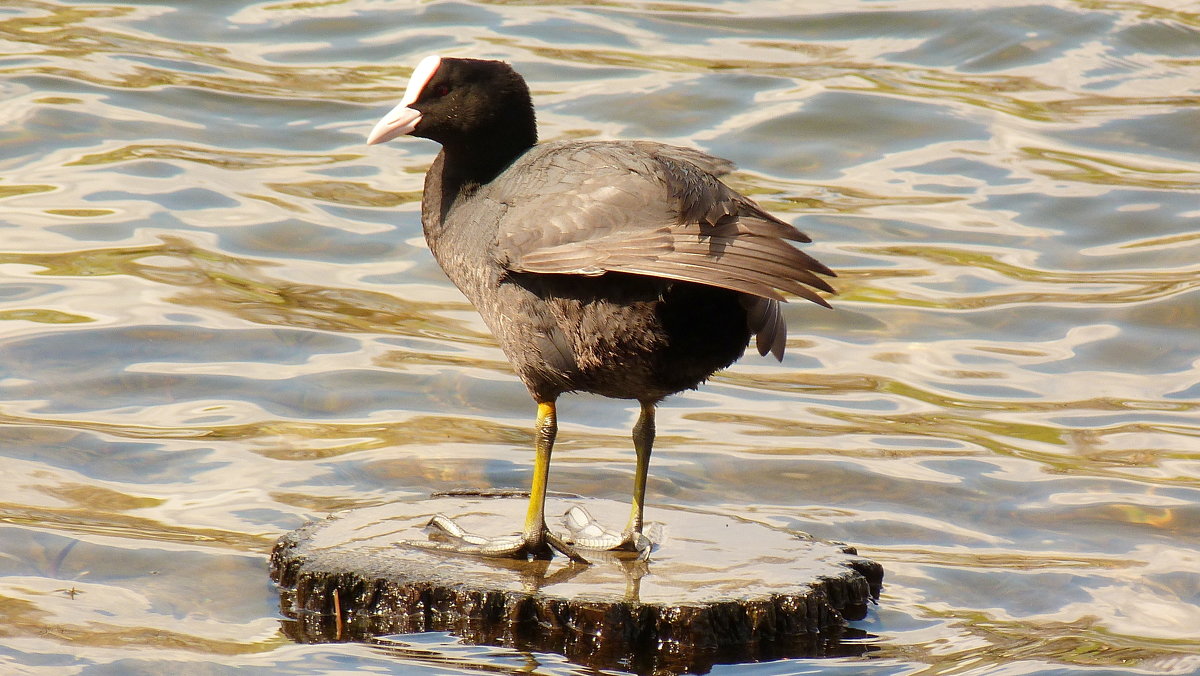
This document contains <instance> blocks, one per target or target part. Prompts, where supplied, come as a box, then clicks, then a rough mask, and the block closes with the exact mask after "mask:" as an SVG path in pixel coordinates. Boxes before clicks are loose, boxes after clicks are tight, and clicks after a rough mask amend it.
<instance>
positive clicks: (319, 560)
mask: <svg viewBox="0 0 1200 676" xmlns="http://www.w3.org/2000/svg"><path fill="white" fill-rule="evenodd" d="M525 504H526V498H525V497H523V496H520V495H514V494H511V493H509V494H506V495H505V496H503V497H487V496H485V495H481V494H474V495H442V496H435V497H433V498H431V499H429V500H426V501H421V502H414V503H398V504H390V505H385V506H380V507H372V508H366V509H358V510H352V511H349V512H346V513H343V514H339V515H336V516H333V517H330V518H329V519H326V520H324V521H320V522H315V523H310V524H308V525H306V526H304V527H302V528H300V529H299V530H296V531H293V532H291V533H288V534H286V535H284V536H283V537H281V538H280V539H279V541H278V542H277V543H276V545H275V548H274V551H273V552H272V554H271V578H272V579H273V580H275V581H276V582H277V583H278V584H279V586H280V588H281V596H280V604H281V608H282V610H283V613H284V615H285V616H286V617H288V618H290V621H289V622H287V623H286V631H287V632H288V633H289V634H290V635H291V636H292V638H294V639H296V640H300V641H304V642H320V641H351V640H363V639H365V638H368V637H372V636H379V635H383V634H407V633H416V632H426V631H447V632H450V633H452V634H455V635H457V636H459V637H461V638H462V639H464V640H466V641H468V642H471V643H477V644H486V645H501V646H511V647H516V648H520V649H525V650H532V651H544V652H553V653H558V654H562V655H565V656H566V657H567V658H568V659H571V660H572V661H575V662H577V663H581V664H587V665H590V666H596V667H601V668H620V669H627V670H632V671H637V672H654V671H664V670H665V671H706V670H707V669H708V668H709V667H711V665H712V664H714V663H718V662H740V661H754V660H763V659H773V658H780V657H806V656H816V655H824V654H829V653H830V650H831V648H830V646H831V645H832V646H837V642H836V641H835V640H833V639H836V638H837V637H838V636H839V635H840V634H841V632H842V630H843V629H844V627H845V626H846V625H845V620H846V619H861V618H862V617H863V616H864V615H865V614H866V607H867V604H868V603H869V602H870V601H871V600H872V599H874V598H877V597H878V593H879V588H880V585H881V583H882V579H883V569H882V567H880V566H879V564H877V563H875V562H873V561H869V560H867V559H864V558H861V557H859V556H857V552H855V550H854V549H853V548H852V547H848V546H846V545H843V544H837V543H829V542H821V541H817V540H813V539H811V538H809V537H808V536H806V535H801V534H797V533H793V532H790V531H785V530H782V529H778V528H773V527H770V526H767V525H764V524H760V523H755V522H752V521H747V520H744V519H740V518H734V517H729V516H718V515H713V514H708V513H703V512H697V511H690V510H685V509H671V508H657V509H656V508H653V507H651V508H650V509H648V510H647V517H648V518H649V519H651V520H656V521H658V522H659V523H658V524H655V525H656V526H661V528H653V529H651V530H649V531H648V532H650V533H654V534H656V536H652V539H653V540H654V542H655V548H654V550H653V552H652V553H651V555H650V558H649V560H648V561H642V560H638V559H637V558H636V557H635V556H633V555H615V554H609V553H599V552H590V551H589V552H583V553H584V554H585V555H586V556H588V558H589V559H591V560H592V565H590V566H587V565H580V564H572V563H570V562H569V561H568V560H567V559H566V558H565V557H561V556H560V557H556V558H555V559H554V560H553V561H510V560H503V559H491V558H485V557H479V556H470V555H464V554H457V553H450V552H443V551H437V550H430V549H424V548H421V547H418V546H414V545H412V544H409V543H411V542H413V541H417V542H424V541H426V540H427V534H426V533H425V532H424V530H423V529H424V527H425V526H426V524H427V523H428V521H429V520H430V518H431V517H432V516H433V515H434V514H437V513H442V514H446V515H448V516H450V517H452V518H454V519H455V520H456V521H458V523H459V524H460V525H462V526H463V527H464V528H466V529H468V530H471V531H474V532H478V533H486V534H489V535H499V534H507V533H511V532H513V531H515V530H519V529H520V525H521V523H522V522H523V519H524V513H525ZM573 505H579V506H583V507H584V508H585V509H587V510H588V512H590V513H591V514H593V515H594V516H595V518H596V519H597V520H598V521H600V522H601V523H605V524H610V525H613V526H618V527H619V526H620V525H623V524H624V522H625V519H626V518H627V516H628V506H627V505H624V504H621V503H616V502H611V501H602V500H589V499H583V498H578V497H567V496H557V495H551V496H550V497H549V498H548V499H547V514H551V515H553V514H562V513H564V512H566V511H567V509H568V508H570V507H571V506H573ZM554 527H555V524H554V523H553V521H552V522H551V528H554ZM859 647H860V649H859V650H851V651H850V652H851V654H853V653H855V652H862V651H863V650H865V647H862V646H859ZM833 650H834V652H836V654H846V651H845V650H844V649H838V648H836V647H835V648H833Z"/></svg>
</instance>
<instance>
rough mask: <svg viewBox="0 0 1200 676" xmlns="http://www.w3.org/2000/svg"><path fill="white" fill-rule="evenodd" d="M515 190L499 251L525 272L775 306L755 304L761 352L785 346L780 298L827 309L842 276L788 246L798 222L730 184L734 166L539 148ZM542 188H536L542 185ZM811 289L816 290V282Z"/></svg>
mask: <svg viewBox="0 0 1200 676" xmlns="http://www.w3.org/2000/svg"><path fill="white" fill-rule="evenodd" d="M521 164H522V168H521V171H519V172H507V173H508V174H509V175H514V174H519V175H520V178H519V179H518V180H517V181H516V182H515V183H513V182H509V183H507V184H506V189H505V192H506V194H494V195H490V197H491V198H492V199H493V200H496V201H499V202H501V203H504V204H505V205H506V206H507V208H506V209H505V210H504V214H503V216H501V218H500V223H499V229H498V233H497V251H498V254H499V256H500V257H501V262H502V263H503V264H504V265H505V266H506V267H507V268H508V269H510V270H513V271H519V272H534V273H554V274H579V275H599V274H603V273H605V272H626V273H632V274H641V275H651V276H655V277H662V278H666V279H677V280H682V281H688V282H696V283H699V284H707V285H710V286H717V287H722V288H727V289H732V290H735V291H740V292H742V293H745V294H749V295H750V296H754V297H757V298H760V299H765V300H767V301H771V302H770V303H759V302H753V301H750V300H749V299H748V300H747V309H748V311H749V317H750V328H751V330H752V331H753V332H754V333H756V334H757V335H758V348H759V351H760V352H761V353H763V354H765V353H766V351H767V350H770V351H772V352H775V353H776V354H777V356H778V355H779V354H781V353H782V340H783V332H784V330H785V329H784V326H783V320H782V317H781V316H780V314H779V308H778V301H782V300H784V296H783V293H792V294H795V295H798V296H801V297H803V298H806V299H808V300H811V301H812V302H814V303H818V304H820V305H824V306H826V307H828V306H829V304H828V303H827V302H826V301H825V300H824V299H823V298H821V297H820V296H819V295H817V294H816V292H814V291H813V288H816V289H820V290H822V291H830V292H832V291H833V289H832V288H831V287H830V286H829V285H828V284H827V283H826V282H825V281H824V280H823V279H821V278H820V277H818V276H817V274H822V275H830V276H833V272H832V271H830V270H829V269H828V268H827V267H825V266H824V265H822V264H821V263H819V262H818V261H816V260H815V259H813V258H812V257H811V256H809V255H807V254H805V253H804V252H802V251H800V250H799V249H797V248H796V247H795V246H793V245H792V243H791V242H808V241H810V240H809V239H808V237H807V236H805V235H804V234H803V233H801V232H800V231H799V230H797V229H796V228H794V227H793V226H791V225H789V224H787V223H785V222H783V221H781V220H779V219H777V218H775V217H774V216H771V215H770V214H768V213H766V212H765V211H763V209H762V208H760V207H759V206H758V205H757V204H755V203H754V202H753V201H752V200H750V199H749V198H747V197H745V196H743V195H740V194H738V193H737V192H735V191H733V190H732V189H730V188H729V187H728V186H726V185H725V184H723V183H721V182H720V181H719V180H718V179H717V178H716V176H714V175H713V173H712V172H715V171H722V172H723V171H727V170H728V168H729V166H730V165H729V163H727V162H725V161H724V160H720V159H718V158H713V157H710V156H708V155H704V154H703V153H700V152H699V151H695V150H689V149H685V148H675V147H672V146H665V145H661V144H656V143H649V142H632V143H620V142H618V143H588V142H583V143H578V142H577V143H561V144H546V145H543V146H537V147H536V148H535V149H534V150H532V151H531V152H530V154H529V155H527V156H526V157H525V158H523V160H522V161H521ZM535 185H536V186H537V191H536V192H534V190H533V186H535ZM810 287H812V288H810Z"/></svg>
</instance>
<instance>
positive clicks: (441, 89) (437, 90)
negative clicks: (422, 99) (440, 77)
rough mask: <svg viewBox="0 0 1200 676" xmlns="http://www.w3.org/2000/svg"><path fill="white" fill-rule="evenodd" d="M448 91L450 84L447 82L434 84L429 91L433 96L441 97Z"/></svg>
mask: <svg viewBox="0 0 1200 676" xmlns="http://www.w3.org/2000/svg"><path fill="white" fill-rule="evenodd" d="M449 93H450V86H449V85H447V84H436V85H434V86H433V91H432V92H431V94H433V97H434V98H441V97H443V96H445V95H446V94H449Z"/></svg>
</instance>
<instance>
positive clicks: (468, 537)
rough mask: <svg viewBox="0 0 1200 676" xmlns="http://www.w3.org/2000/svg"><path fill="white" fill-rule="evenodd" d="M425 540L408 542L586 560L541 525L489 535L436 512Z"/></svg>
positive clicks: (525, 556)
mask: <svg viewBox="0 0 1200 676" xmlns="http://www.w3.org/2000/svg"><path fill="white" fill-rule="evenodd" d="M426 530H427V532H428V533H429V541H428V542H410V543H409V544H412V545H414V546H417V547H423V548H426V549H437V550H440V551H447V552H458V553H460V554H473V555H477V556H490V557H495V558H502V559H525V560H528V559H550V558H552V557H553V556H554V552H558V553H560V554H562V555H563V556H565V557H567V558H568V559H570V560H571V561H572V562H574V563H582V564H587V563H588V560H587V559H585V558H583V557H582V556H580V555H579V552H577V551H575V548H574V547H572V546H571V545H569V544H567V543H566V542H564V541H563V539H562V538H560V537H559V536H557V535H555V534H554V533H552V532H550V530H549V529H548V528H545V527H544V526H543V528H542V531H541V533H537V534H534V535H532V536H530V535H526V534H522V535H508V536H501V537H488V536H486V535H479V534H477V533H472V532H470V531H467V530H464V529H463V528H462V526H459V525H458V524H457V523H455V522H454V520H453V519H451V518H450V517H448V516H445V515H444V514H438V515H436V516H434V517H433V518H432V519H430V521H429V525H428V526H426Z"/></svg>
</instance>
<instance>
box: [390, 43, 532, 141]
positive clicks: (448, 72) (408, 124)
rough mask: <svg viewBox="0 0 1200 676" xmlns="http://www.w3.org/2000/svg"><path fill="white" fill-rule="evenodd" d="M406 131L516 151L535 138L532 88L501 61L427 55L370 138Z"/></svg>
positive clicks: (401, 133)
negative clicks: (400, 97)
mask: <svg viewBox="0 0 1200 676" xmlns="http://www.w3.org/2000/svg"><path fill="white" fill-rule="evenodd" d="M404 134H408V135H411V136H420V137H423V138H427V139H430V140H433V141H437V142H438V143H441V144H442V146H443V147H445V148H446V149H447V150H456V149H461V150H464V151H467V152H472V153H496V152H505V153H514V155H513V156H515V154H519V153H520V152H523V151H524V150H526V149H528V148H529V147H530V146H532V145H533V144H534V143H536V142H537V122H536V120H535V117H534V112H533V102H532V100H531V99H530V96H529V87H528V86H526V84H525V80H524V79H523V78H522V77H521V76H520V75H519V74H517V72H516V71H515V70H513V69H512V67H511V66H509V65H508V64H507V63H504V62H502V61H484V60H481V59H453V58H442V57H439V56H428V57H425V59H423V60H422V61H421V63H420V64H418V65H417V67H416V69H415V70H414V71H413V74H412V78H411V79H410V80H409V83H408V89H407V90H406V91H405V93H404V98H402V99H401V100H400V103H399V104H398V105H397V106H396V107H395V108H393V109H392V111H391V112H389V113H388V114H387V115H385V116H384V117H383V119H381V120H380V121H379V123H378V124H376V125H375V128H374V129H372V130H371V134H370V136H369V137H368V138H367V143H368V144H374V143H382V142H384V141H388V140H391V139H393V138H396V137H397V136H401V135H404ZM511 159H512V157H509V158H507V160H511Z"/></svg>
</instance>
